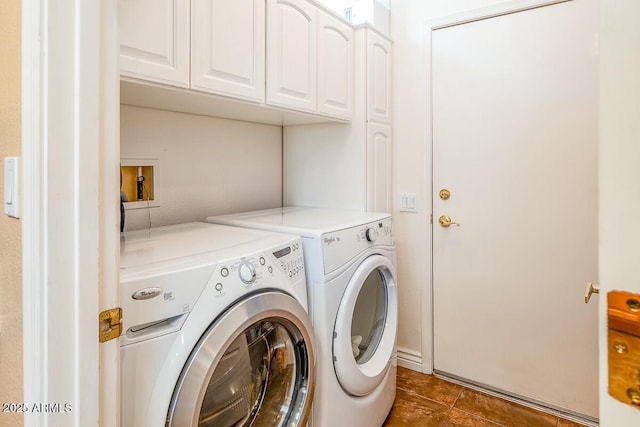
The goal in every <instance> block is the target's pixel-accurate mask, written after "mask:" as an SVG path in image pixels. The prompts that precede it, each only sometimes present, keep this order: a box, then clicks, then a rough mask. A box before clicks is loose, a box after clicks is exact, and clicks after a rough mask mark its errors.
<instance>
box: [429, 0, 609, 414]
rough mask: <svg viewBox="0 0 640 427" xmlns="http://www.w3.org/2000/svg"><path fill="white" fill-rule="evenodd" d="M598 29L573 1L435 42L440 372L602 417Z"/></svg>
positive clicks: (588, 2)
mask: <svg viewBox="0 0 640 427" xmlns="http://www.w3.org/2000/svg"><path fill="white" fill-rule="evenodd" d="M597 25H598V21H597V2H596V1H595V0H574V1H569V2H565V3H558V4H554V5H550V6H546V7H538V8H534V9H529V10H525V11H521V12H518V13H509V14H504V15H501V16H497V17H493V18H490V19H482V20H477V21H473V22H468V23H464V24H460V25H455V26H450V27H446V28H442V29H438V30H435V31H433V34H432V114H433V115H432V117H433V194H434V196H433V197H434V200H433V223H434V224H433V286H434V290H433V292H434V295H433V298H434V303H433V305H434V368H435V370H436V371H437V372H439V373H443V374H447V375H451V376H454V377H458V378H461V379H464V380H466V381H469V382H472V383H476V384H479V385H483V386H485V387H487V388H491V389H495V390H498V391H502V392H505V393H507V394H510V395H513V396H516V397H520V398H524V399H526V400H530V401H532V402H536V403H540V404H544V405H546V406H549V407H553V408H556V409H560V410H563V411H568V412H574V413H578V414H582V415H586V416H589V417H594V418H595V417H597V416H598V377H597V369H598V368H597V366H598V341H597V332H596V330H597V310H596V307H595V306H587V305H585V304H584V302H583V298H582V297H583V292H584V287H585V283H586V282H588V281H592V280H594V278H596V277H598V252H597V251H598V234H597V230H598V223H597V209H598V187H597V185H598V182H597V179H598V175H597V169H598V163H597V154H598V146H597V133H598V129H597V123H598V122H597V120H598V115H597V101H598V85H597V67H598V58H597V52H596V44H595V41H596V33H597ZM441 189H448V190H450V194H451V195H450V198H449V199H448V200H443V199H441V198H440V197H439V196H438V194H439V192H440V190H441ZM441 216H450V217H451V219H452V221H454V222H457V223H459V226H458V225H456V224H452V225H451V226H449V227H444V226H441V225H440V224H439V221H438V219H439V217H441ZM576 390H579V392H576Z"/></svg>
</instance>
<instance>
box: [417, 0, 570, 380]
mask: <svg viewBox="0 0 640 427" xmlns="http://www.w3.org/2000/svg"><path fill="white" fill-rule="evenodd" d="M570 1H574V0H515V1H511V2H508V3H500V4H497V5H493V6H488V7H483V8H478V9H473V10H469V11H465V12H461V13H455V14H452V15H447V16H443V17H437V18H434V19H431V20H428V21H426V22H425V24H424V59H423V67H424V73H425V76H426V79H427V82H426V85H425V86H426V93H425V96H426V100H427V102H426V117H427V118H428V120H426V121H425V123H426V124H425V127H426V129H425V138H426V139H425V150H424V153H425V158H424V165H425V178H424V179H425V190H424V194H423V197H424V200H427V201H429V203H430V204H429V208H430V215H428V216H427V215H425V216H424V221H425V223H424V227H425V229H426V230H429V238H428V243H427V250H426V254H425V255H426V256H427V259H428V260H429V262H427V263H425V266H424V270H423V273H422V275H423V276H422V277H423V278H424V281H423V283H425V284H426V286H423V287H422V289H423V291H422V300H421V303H422V304H421V306H422V307H423V309H422V310H421V325H422V346H421V352H422V361H421V362H422V372H424V373H429V374H431V373H433V359H434V353H433V352H434V343H433V333H434V330H433V327H434V324H433V225H434V224H433V197H434V192H433V113H432V111H433V104H432V103H433V99H432V75H431V63H432V47H431V46H432V33H433V32H434V31H436V30H439V29H443V28H447V27H452V26H455V25H461V24H466V23H469V22H474V21H479V20H482V19H490V18H495V17H498V16H502V15H509V14H512V13H517V12H523V11H526V10H530V9H536V8H539V7H544V6H551V5H554V4H559V3H566V2H570Z"/></svg>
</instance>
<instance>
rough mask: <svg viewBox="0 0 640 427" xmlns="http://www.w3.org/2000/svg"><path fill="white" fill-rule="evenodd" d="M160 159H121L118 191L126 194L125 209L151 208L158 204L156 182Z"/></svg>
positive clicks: (157, 185) (158, 188)
mask: <svg viewBox="0 0 640 427" xmlns="http://www.w3.org/2000/svg"><path fill="white" fill-rule="evenodd" d="M159 165H160V160H158V159H121V160H120V173H121V174H122V185H121V187H120V191H122V192H123V193H124V194H125V195H126V199H127V201H125V202H124V208H125V209H127V210H128V209H141V208H153V207H158V206H160V203H159V194H158V192H159V191H161V190H160V186H159V184H158V176H159Z"/></svg>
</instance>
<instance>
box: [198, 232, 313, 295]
mask: <svg viewBox="0 0 640 427" xmlns="http://www.w3.org/2000/svg"><path fill="white" fill-rule="evenodd" d="M304 274H305V271H304V259H303V255H302V243H301V241H300V239H299V238H298V239H295V240H294V241H292V242H291V243H289V244H286V245H283V246H280V247H277V248H274V249H273V250H271V251H266V252H258V253H255V254H252V255H248V256H246V257H243V258H240V259H235V260H230V261H228V262H223V263H221V264H220V265H218V267H217V268H216V271H215V272H214V274H213V275H212V276H211V279H210V283H211V284H212V286H213V289H214V290H215V294H216V295H217V296H219V297H229V298H235V297H236V296H237V295H239V294H241V293H243V292H246V290H247V289H249V288H253V287H259V286H269V285H273V283H274V282H273V280H271V279H276V278H277V279H280V278H281V277H282V276H284V277H287V278H288V279H289V281H290V282H291V283H294V282H296V281H298V280H300V279H301V278H302V279H304Z"/></svg>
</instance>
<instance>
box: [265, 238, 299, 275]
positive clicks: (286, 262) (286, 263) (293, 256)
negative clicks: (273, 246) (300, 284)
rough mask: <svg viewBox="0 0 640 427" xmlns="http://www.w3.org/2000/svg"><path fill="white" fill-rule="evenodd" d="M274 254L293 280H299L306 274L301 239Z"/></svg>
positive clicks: (283, 269)
mask: <svg viewBox="0 0 640 427" xmlns="http://www.w3.org/2000/svg"><path fill="white" fill-rule="evenodd" d="M272 255H273V257H274V258H275V259H276V262H277V264H278V266H279V267H280V269H281V270H282V271H283V272H284V273H285V274H286V275H287V277H289V278H290V279H291V280H292V281H294V280H298V278H300V276H304V259H303V256H302V243H300V241H296V242H295V243H293V244H291V245H289V246H286V247H284V248H282V249H279V250H277V251H274V252H273V253H272Z"/></svg>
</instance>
